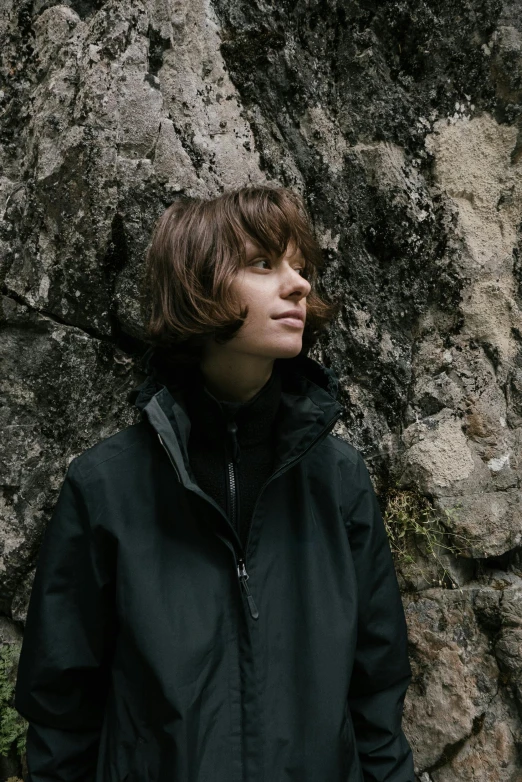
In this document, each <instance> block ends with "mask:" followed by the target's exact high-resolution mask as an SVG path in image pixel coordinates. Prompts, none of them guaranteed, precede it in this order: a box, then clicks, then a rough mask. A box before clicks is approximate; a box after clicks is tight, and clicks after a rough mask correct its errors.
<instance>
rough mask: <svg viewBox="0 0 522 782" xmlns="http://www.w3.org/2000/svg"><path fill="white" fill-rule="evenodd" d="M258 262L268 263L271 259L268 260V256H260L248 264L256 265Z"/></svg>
mask: <svg viewBox="0 0 522 782" xmlns="http://www.w3.org/2000/svg"><path fill="white" fill-rule="evenodd" d="M258 263H268V264H270V261H269V260H268V258H258V259H257V260H256V261H252V263H249V264H248V265H249V266H255V265H256V264H258Z"/></svg>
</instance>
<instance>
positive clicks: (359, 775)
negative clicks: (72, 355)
mask: <svg viewBox="0 0 522 782" xmlns="http://www.w3.org/2000/svg"><path fill="white" fill-rule="evenodd" d="M307 389H308V390H307V392H306V393H304V394H301V396H297V397H296V398H295V399H292V398H291V397H292V394H290V393H289V392H288V396H287V398H286V403H287V405H288V415H287V418H286V421H287V426H286V428H285V426H284V425H283V426H282V427H281V439H280V442H279V449H278V455H277V459H278V461H277V466H276V469H275V472H274V473H273V475H272V478H271V479H270V480H269V481H268V482H267V483H266V484H265V486H264V489H263V490H262V492H261V494H260V495H259V497H258V501H257V504H256V507H255V510H254V514H253V517H252V522H251V528H250V534H249V537H248V541H247V545H246V548H245V549H243V547H242V545H241V542H240V541H239V539H238V538H237V535H236V533H235V531H234V529H233V528H232V525H231V524H230V522H229V520H227V518H226V514H224V512H223V511H222V509H221V508H220V507H219V506H217V504H216V503H215V502H214V501H213V500H212V499H211V498H210V497H208V496H207V495H205V494H204V492H202V491H201V490H200V489H199V487H198V486H197V484H196V483H195V482H194V479H193V476H192V475H191V470H190V464H188V462H187V460H186V454H185V453H184V443H186V438H187V436H188V431H189V427H188V426H187V421H186V419H184V417H183V411H182V409H179V405H178V403H177V401H176V397H175V395H174V396H171V395H170V393H168V392H167V391H166V389H164V388H162V389H160V390H159V391H158V389H157V388H153V393H149V394H147V395H146V399H145V400H144V402H145V404H144V410H145V415H144V419H143V420H142V422H140V423H139V424H136V425H134V426H131V427H128V428H127V429H125V430H123V431H122V432H119V433H117V434H116V435H114V436H113V437H111V438H107V439H106V440H105V441H103V442H102V443H100V444H98V445H96V446H94V447H93V448H91V449H89V450H88V451H86V452H85V453H83V454H82V455H81V456H79V457H77V458H76V459H74V460H73V462H72V463H71V465H70V466H69V469H68V471H67V475H66V479H65V481H64V484H63V487H62V490H61V493H60V496H59V499H58V502H57V505H56V508H55V511H54V513H53V517H52V519H51V522H50V524H49V526H48V529H47V531H46V535H45V538H44V542H43V545H42V548H41V552H40V557H39V564H38V568H37V573H36V577H35V582H34V586H33V592H32V594H31V601H30V605H29V612H28V619H27V625H26V633H25V639H24V645H23V648H22V655H21V659H20V667H19V675H18V680H17V690H16V701H15V703H16V707H17V708H18V710H19V711H20V712H21V713H22V714H23V715H24V716H25V717H26V718H27V719H28V720H29V721H30V732H29V733H28V764H29V768H30V771H31V776H30V782H79V781H80V780H82V782H86V781H87V782H123V780H127V782H138V780H139V782H176V781H177V780H179V781H180V782H181V780H183V782H207V780H208V781H209V782H225V780H226V782H275V781H277V782H286V780H299V782H336V780H339V782H341V781H342V782H362V781H363V780H364V782H413V780H414V775H413V764H412V761H411V752H410V750H409V747H408V745H407V742H406V740H405V738H404V735H403V733H402V729H401V724H400V723H401V712H402V700H403V698H404V694H405V691H406V687H407V685H408V682H409V679H410V668H409V664H408V660H407V655H406V630H405V622H404V614H403V611H402V604H401V601H400V595H399V592H398V587H397V581H396V577H395V573H394V570H393V564H392V562H391V554H390V550H389V545H388V543H387V539H386V533H385V531H384V527H383V524H382V518H381V517H380V513H379V510H378V505H377V502H376V498H375V495H374V493H373V489H372V486H371V481H370V479H369V475H368V472H367V469H366V467H365V465H364V462H363V460H362V457H361V456H360V454H359V453H358V451H357V450H356V449H355V448H353V446H351V445H349V444H348V443H345V442H342V441H340V440H338V439H337V438H334V437H333V436H331V435H329V434H328V432H329V429H330V428H331V426H332V425H333V421H334V420H335V416H336V415H337V414H338V409H339V406H338V405H336V404H333V402H332V400H331V399H329V398H328V395H327V394H326V391H324V389H321V388H319V387H318V386H316V385H315V383H313V382H310V383H309V384H308V386H307ZM151 403H152V404H151ZM291 410H293V414H294V417H293V418H292V416H291V415H290V411H291ZM239 557H244V560H245V562H246V568H247V570H248V575H249V578H248V587H249V589H250V592H251V595H252V597H253V599H254V600H255V603H256V606H257V608H258V612H259V614H258V617H257V618H254V617H253V616H252V613H251V610H250V606H249V604H248V602H247V600H246V595H245V590H244V588H243V586H242V584H241V581H240V579H239V578H238V570H237V565H238V558H239ZM42 648H43V649H45V655H43V656H42V654H41V651H40V650H41V649H42ZM44 747H46V748H47V749H44Z"/></svg>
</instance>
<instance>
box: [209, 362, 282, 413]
mask: <svg viewBox="0 0 522 782" xmlns="http://www.w3.org/2000/svg"><path fill="white" fill-rule="evenodd" d="M273 365H274V359H273V358H265V357H263V356H249V355H244V356H241V355H238V354H237V353H236V354H233V355H231V354H228V355H227V353H226V351H222V350H220V351H218V350H214V351H207V352H206V353H205V354H204V356H203V358H202V359H201V362H200V365H199V367H200V369H201V372H202V374H203V377H204V379H205V385H206V387H207V388H208V390H209V391H210V393H211V394H213V396H215V397H216V399H223V400H224V401H227V402H248V401H249V400H250V399H252V397H254V396H255V395H256V394H257V393H258V392H259V391H260V390H261V389H262V388H263V386H265V385H266V384H267V383H268V381H269V380H270V377H271V375H272V369H273Z"/></svg>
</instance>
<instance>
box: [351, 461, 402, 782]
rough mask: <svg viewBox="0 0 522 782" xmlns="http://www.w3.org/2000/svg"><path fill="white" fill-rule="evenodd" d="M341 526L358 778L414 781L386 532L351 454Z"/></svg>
mask: <svg viewBox="0 0 522 782" xmlns="http://www.w3.org/2000/svg"><path fill="white" fill-rule="evenodd" d="M347 483H348V484H349V486H348V487H347V490H348V491H349V494H350V500H349V507H347V508H346V517H345V518H346V524H347V529H348V536H349V540H350V547H351V551H352V557H353V561H354V567H355V574H356V579H357V594H358V630H357V646H356V653H355V662H354V667H353V672H352V678H351V683H350V689H349V693H348V704H349V708H350V712H351V715H352V721H353V727H354V732H355V738H356V743H357V749H358V753H359V759H360V763H361V767H362V770H363V775H364V780H365V782H415V774H414V769H413V758H412V753H411V749H410V746H409V744H408V741H407V739H406V737H405V735H404V733H403V731H402V711H403V702H404V697H405V695H406V690H407V688H408V685H409V683H410V681H411V668H410V663H409V660H408V637H407V629H406V620H405V616H404V609H403V606H402V601H401V596H400V592H399V586H398V583H397V576H396V574H395V568H394V565H393V559H392V555H391V550H390V545H389V542H388V536H387V534H386V530H385V527H384V522H383V519H382V516H381V512H380V509H379V505H378V502H377V497H376V495H375V491H374V488H373V484H372V481H371V478H370V475H369V472H368V469H367V467H366V464H365V462H364V460H363V458H362V456H361V455H360V453H358V459H357V464H356V467H355V474H354V473H352V477H351V480H348V481H347Z"/></svg>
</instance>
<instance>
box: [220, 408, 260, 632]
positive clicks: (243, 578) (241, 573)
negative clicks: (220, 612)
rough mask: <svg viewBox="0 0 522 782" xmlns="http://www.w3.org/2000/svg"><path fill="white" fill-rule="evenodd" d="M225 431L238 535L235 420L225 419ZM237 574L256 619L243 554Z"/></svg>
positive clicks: (232, 515) (230, 485) (239, 458)
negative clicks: (230, 445)
mask: <svg viewBox="0 0 522 782" xmlns="http://www.w3.org/2000/svg"><path fill="white" fill-rule="evenodd" d="M227 432H228V434H229V436H230V441H231V443H232V448H231V452H232V461H229V462H228V491H229V498H230V517H231V519H232V523H233V525H234V528H235V529H236V531H237V533H238V535H239V514H238V485H237V484H238V480H237V469H236V464H239V462H240V461H241V455H240V451H239V443H238V441H237V424H236V422H235V421H227ZM237 575H238V578H239V583H240V584H241V586H242V587H243V589H244V591H245V595H246V599H247V602H248V608H249V610H250V615H251V616H252V619H258V617H259V611H258V609H257V606H256V604H255V601H254V598H253V597H252V593H251V591H250V589H249V588H248V584H247V580H248V578H249V575H248V573H247V571H246V567H245V559H244V555H243V556H241V557H239V559H238V562H237Z"/></svg>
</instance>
